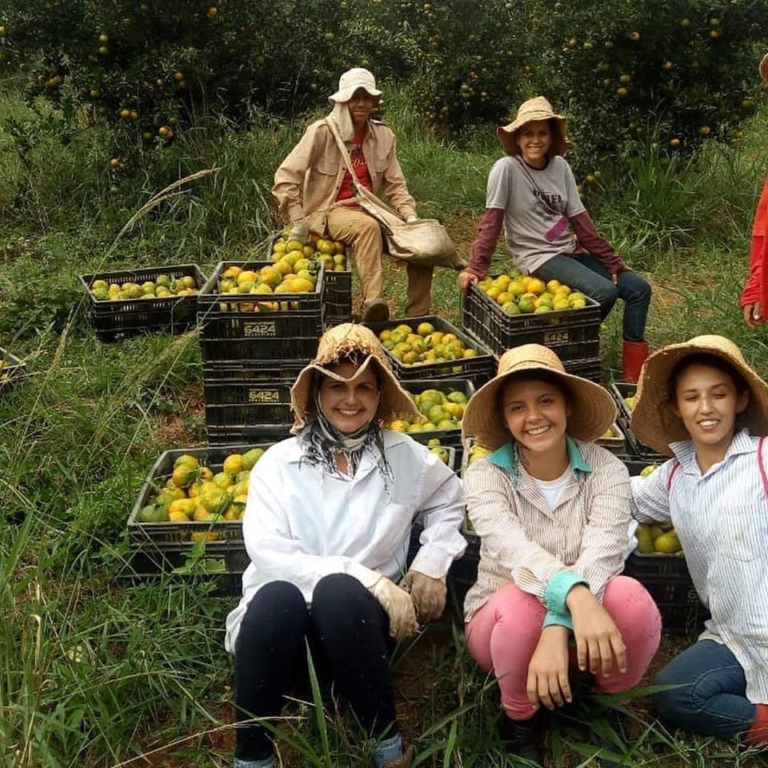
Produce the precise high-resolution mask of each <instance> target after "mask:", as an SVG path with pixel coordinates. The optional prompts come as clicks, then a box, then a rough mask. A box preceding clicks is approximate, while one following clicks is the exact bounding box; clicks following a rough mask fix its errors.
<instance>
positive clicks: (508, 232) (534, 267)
mask: <svg viewBox="0 0 768 768" xmlns="http://www.w3.org/2000/svg"><path fill="white" fill-rule="evenodd" d="M566 125H567V121H566V119H565V118H564V117H562V116H561V115H557V114H555V113H554V112H553V110H552V105H551V104H550V103H549V102H548V101H547V100H546V99H545V98H544V97H543V96H538V97H536V98H534V99H529V100H528V101H526V102H525V103H523V104H522V105H521V106H520V108H519V109H518V111H517V117H516V118H515V120H514V122H512V123H510V124H509V125H506V126H504V127H503V128H500V129H499V131H498V134H499V138H500V139H501V142H502V144H503V145H504V149H505V151H506V155H507V156H506V157H504V158H502V159H501V160H499V161H498V162H497V163H496V164H495V165H494V166H493V169H492V170H491V173H490V176H489V177H488V189H487V196H486V206H485V207H486V210H485V216H484V217H483V220H482V221H481V222H480V226H479V227H478V233H477V237H476V238H475V242H474V243H473V245H472V252H471V261H470V264H469V266H468V267H467V268H466V269H465V270H464V271H463V272H461V274H460V275H459V279H458V282H459V287H460V288H461V290H462V291H465V292H466V290H467V289H468V288H469V285H470V284H471V283H475V282H477V281H478V280H482V279H483V278H484V277H485V276H486V275H487V274H488V269H489V267H490V264H491V258H492V256H493V252H494V250H495V248H496V243H497V241H498V238H499V233H500V232H501V229H502V226H503V227H504V233H505V236H506V240H507V244H508V246H509V249H510V251H511V252H512V257H513V259H514V261H515V265H516V266H517V268H518V269H520V270H521V271H522V272H525V273H526V274H532V275H535V276H536V277H539V278H541V279H542V280H544V281H545V282H547V281H549V280H554V279H556V280H559V281H560V282H563V283H565V284H567V285H569V286H570V287H571V288H573V289H575V290H579V291H581V292H582V293H584V294H586V295H587V296H590V297H591V298H593V299H595V300H596V301H597V302H598V303H599V304H600V309H601V316H602V317H603V318H604V317H606V316H607V315H608V313H609V312H610V311H611V308H612V307H613V305H614V304H615V302H616V299H617V298H621V299H623V300H624V302H625V303H626V307H625V310H624V361H623V365H624V376H623V378H624V380H625V381H637V379H638V378H639V376H640V369H641V368H642V365H643V362H644V361H645V359H646V357H648V343H647V342H646V341H645V323H646V319H647V317H648V308H649V306H650V302H651V287H650V285H649V284H648V282H647V281H646V280H645V279H644V278H642V277H641V276H640V275H638V274H637V273H636V272H633V271H632V270H631V269H630V268H629V267H628V266H627V265H626V264H625V263H624V261H623V260H622V258H621V256H619V254H618V253H616V251H615V250H614V248H613V246H612V245H611V244H610V243H609V242H608V241H607V240H606V239H605V238H603V237H601V236H600V235H599V234H598V232H597V229H596V228H595V225H594V223H593V221H592V219H591V218H590V216H589V213H587V210H586V208H585V207H584V205H583V203H582V202H581V199H580V197H579V193H578V191H577V189H576V180H575V179H574V176H573V171H572V170H571V167H570V165H568V162H567V161H566V160H565V159H564V158H563V154H564V153H565V151H566V149H567V148H568V146H569V142H568V139H567V138H566V132H565V129H566ZM574 234H575V236H576V238H574Z"/></svg>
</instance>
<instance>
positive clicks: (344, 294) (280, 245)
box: [268, 230, 352, 327]
mask: <svg viewBox="0 0 768 768" xmlns="http://www.w3.org/2000/svg"><path fill="white" fill-rule="evenodd" d="M351 257H352V254H351V251H350V249H349V248H347V246H346V245H344V243H342V242H338V241H332V240H325V239H323V238H318V237H316V236H315V235H312V236H311V239H310V242H309V243H307V244H302V243H300V242H299V241H298V240H296V241H292V240H291V239H290V232H289V231H288V230H285V231H283V232H277V233H275V234H274V235H272V237H271V238H270V240H269V249H268V258H269V260H270V261H272V262H274V263H277V262H278V261H280V260H281V259H288V260H289V262H291V265H292V266H294V267H295V265H296V262H297V261H300V260H301V259H307V260H308V261H310V262H312V261H314V262H319V263H321V264H322V265H323V268H324V270H325V288H324V291H323V308H324V313H323V320H324V322H325V325H326V327H328V326H332V325H339V324H340V323H348V322H350V321H351V320H352V268H351V261H350V259H351Z"/></svg>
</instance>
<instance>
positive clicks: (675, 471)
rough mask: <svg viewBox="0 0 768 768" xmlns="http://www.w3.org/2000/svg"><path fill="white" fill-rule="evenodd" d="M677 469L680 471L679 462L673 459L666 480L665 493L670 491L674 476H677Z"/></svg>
mask: <svg viewBox="0 0 768 768" xmlns="http://www.w3.org/2000/svg"><path fill="white" fill-rule="evenodd" d="M678 469H680V462H679V461H678V460H677V459H675V463H674V465H673V467H672V471H671V472H670V473H669V477H668V478H667V493H669V492H670V491H671V490H672V481H673V480H674V479H675V475H676V474H677V470H678Z"/></svg>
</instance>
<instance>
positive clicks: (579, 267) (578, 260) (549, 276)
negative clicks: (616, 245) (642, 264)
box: [534, 253, 651, 341]
mask: <svg viewBox="0 0 768 768" xmlns="http://www.w3.org/2000/svg"><path fill="white" fill-rule="evenodd" d="M534 274H535V275H536V277H540V278H541V279H542V280H544V281H545V282H546V281H548V280H559V281H560V282H561V283H565V284H566V285H569V286H570V287H571V288H573V289H574V290H576V291H581V292H582V293H584V294H586V295H587V296H589V297H590V298H592V299H594V300H595V301H596V302H597V303H598V304H599V305H600V318H601V319H602V320H604V319H605V318H606V317H607V316H608V313H609V312H610V311H611V309H612V308H613V305H614V304H615V303H616V299H617V298H620V299H623V300H624V302H625V303H626V307H625V308H624V339H625V341H644V340H645V321H646V320H647V318H648V307H650V305H651V286H650V285H649V284H648V281H647V280H646V279H645V278H643V277H640V275H638V274H637V272H620V273H619V277H618V282H617V283H616V285H614V283H613V280H612V279H611V273H610V272H609V271H608V270H607V269H606V268H605V267H604V266H603V265H602V264H601V263H600V262H599V261H598V260H597V259H596V258H595V257H594V256H590V255H589V254H588V253H585V254H583V255H582V256H553V257H552V258H551V259H550V260H549V261H547V262H546V263H545V264H543V265H542V266H540V267H539V268H538V269H537V270H536V271H535V272H534Z"/></svg>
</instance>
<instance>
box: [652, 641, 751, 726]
mask: <svg viewBox="0 0 768 768" xmlns="http://www.w3.org/2000/svg"><path fill="white" fill-rule="evenodd" d="M656 684H657V685H678V686H681V687H679V688H670V689H669V690H668V691H663V692H661V693H657V694H656V695H655V696H654V703H655V705H656V711H657V712H658V713H659V716H660V717H661V719H662V720H664V721H666V722H667V723H669V724H670V725H672V726H674V727H677V728H684V729H686V730H688V731H692V732H693V733H700V734H702V735H704V736H716V737H717V738H720V739H730V738H732V737H733V736H736V735H737V734H739V733H744V732H746V731H748V730H749V729H750V727H751V725H752V722H753V721H754V719H755V705H754V704H752V703H751V702H750V701H749V699H747V697H746V689H747V681H746V678H745V677H744V670H743V669H742V667H741V664H739V662H738V661H737V660H736V657H735V656H734V655H733V654H732V653H731V651H729V650H728V647H727V646H725V645H721V644H720V643H716V642H715V641H714V640H699V642H697V643H696V644H695V645H692V646H691V647H690V648H688V649H686V650H685V651H683V652H682V653H681V654H680V655H679V656H675V658H674V659H672V661H670V662H669V664H667V666H666V667H664V668H663V669H662V670H661V672H659V674H658V676H657V677H656Z"/></svg>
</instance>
